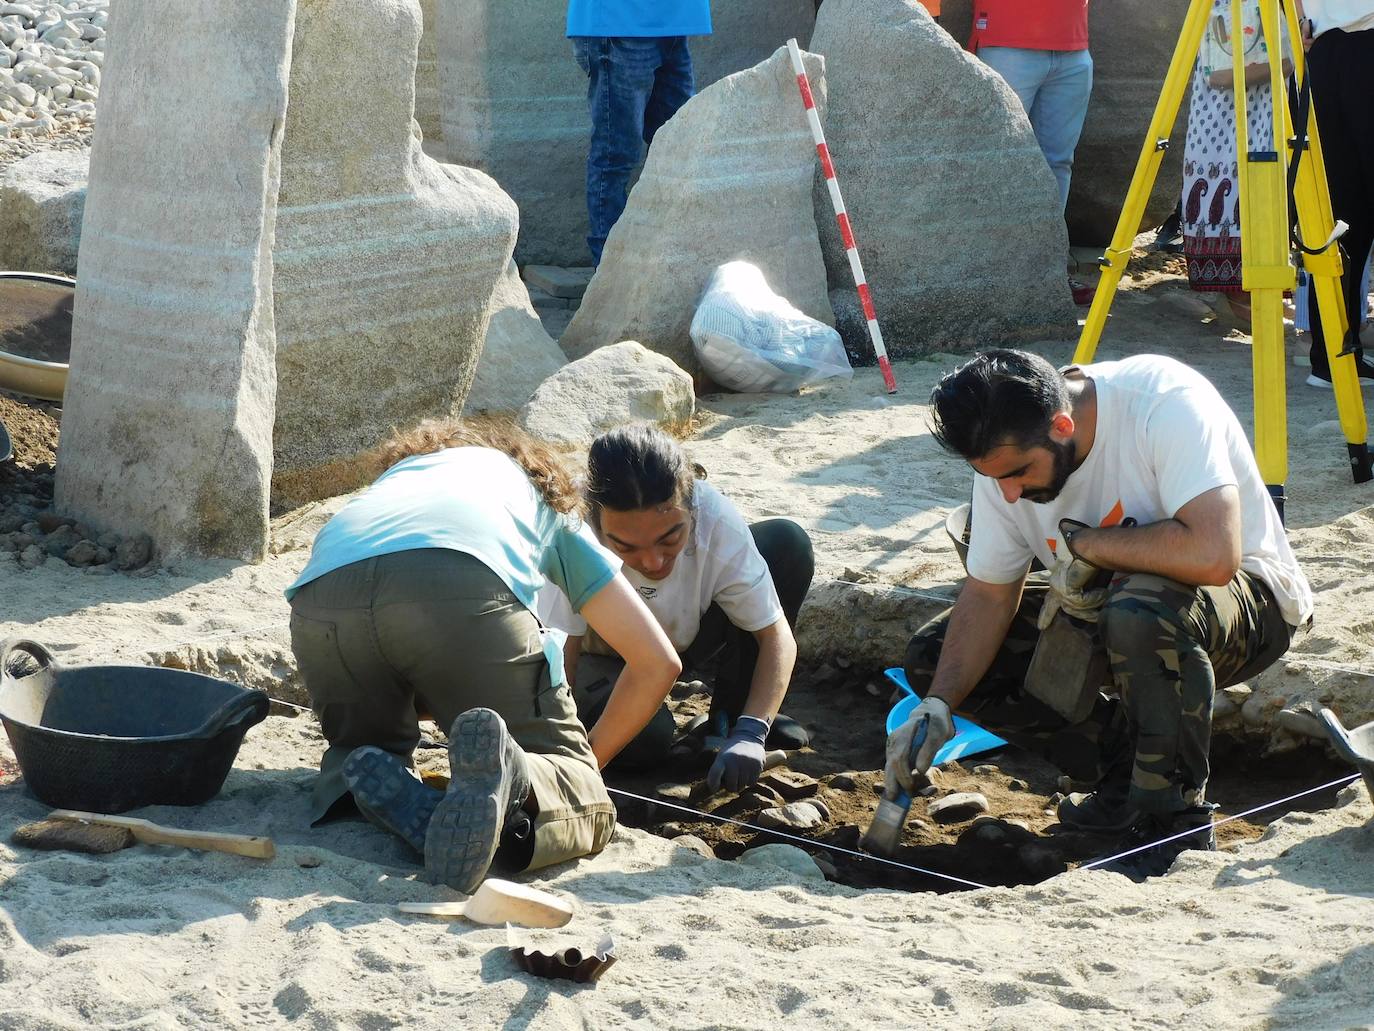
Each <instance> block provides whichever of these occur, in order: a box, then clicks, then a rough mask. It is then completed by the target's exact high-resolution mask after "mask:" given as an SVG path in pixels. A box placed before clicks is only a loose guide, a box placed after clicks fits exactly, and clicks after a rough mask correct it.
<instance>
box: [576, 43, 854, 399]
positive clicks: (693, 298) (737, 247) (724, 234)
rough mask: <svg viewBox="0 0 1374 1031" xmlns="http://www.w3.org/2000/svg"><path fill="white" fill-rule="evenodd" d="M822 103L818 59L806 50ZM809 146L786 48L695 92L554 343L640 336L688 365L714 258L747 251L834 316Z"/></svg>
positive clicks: (592, 344) (808, 305) (803, 301)
mask: <svg viewBox="0 0 1374 1031" xmlns="http://www.w3.org/2000/svg"><path fill="white" fill-rule="evenodd" d="M805 60H806V65H807V73H808V75H809V76H810V78H811V84H812V91H813V92H814V94H815V96H816V102H817V104H818V105H820V106H821V107H822V109H824V104H825V78H824V67H825V65H824V62H822V61H821V60H820V58H818V57H816V56H815V55H814V54H808V55H806V58H805ZM815 170H816V151H815V148H814V146H813V145H812V142H811V135H810V131H809V130H808V129H807V125H806V116H805V112H804V111H803V109H802V106H801V99H800V97H799V95H798V93H797V80H796V77H795V76H794V75H793V73H792V64H791V61H790V60H789V59H788V56H787V50H786V48H785V47H783V48H780V49H779V50H778V51H777V52H776V53H775V54H774V55H773V56H772V57H770V58H769V59H768V60H767V61H764V62H763V63H762V64H759V65H757V66H756V67H754V68H751V69H749V70H748V71H743V72H739V73H737V74H735V75H731V76H729V77H727V78H725V79H722V80H721V81H720V82H718V83H716V84H715V85H714V86H710V87H708V88H707V89H706V90H705V91H703V92H701V93H699V94H697V95H696V96H695V97H693V98H692V99H691V100H689V101H688V102H687V104H686V105H685V106H684V107H683V108H682V110H681V111H679V112H678V113H677V115H676V116H674V117H673V119H672V120H671V121H670V122H669V123H668V124H667V125H665V126H664V127H663V129H662V130H660V131H659V134H658V137H657V138H656V139H655V141H654V146H653V148H652V150H650V152H649V159H648V160H647V161H646V162H645V164H644V172H643V174H642V175H641V176H640V179H639V182H638V183H637V184H636V185H635V188H634V190H633V191H631V193H630V201H629V204H628V205H626V207H625V213H624V214H623V215H622V216H621V218H620V221H619V222H617V223H616V225H615V228H613V229H612V230H611V235H610V237H609V238H608V239H607V241H606V250H605V252H604V254H603V255H602V259H601V266H600V268H598V270H597V273H596V275H594V276H593V277H592V281H591V283H590V284H589V285H588V287H587V292H586V294H585V295H584V296H583V298H582V306H581V307H580V308H579V309H578V310H577V314H576V315H574V316H573V320H572V323H571V324H570V325H569V326H568V329H567V332H566V333H564V334H563V337H562V339H561V340H560V341H559V343H560V344H561V345H562V347H563V350H564V351H566V352H567V353H568V354H569V355H570V356H573V357H577V356H580V355H584V354H586V353H587V352H589V351H592V350H595V349H596V348H598V347H602V346H604V345H606V344H612V343H615V342H616V341H618V340H638V341H639V342H640V343H641V344H643V345H644V346H645V347H647V348H649V349H650V350H651V351H657V352H658V353H660V354H663V355H667V356H668V357H669V358H671V359H672V360H673V361H674V362H676V363H677V364H678V365H679V366H681V367H682V368H684V369H686V370H688V371H689V372H692V373H694V374H695V372H696V371H697V370H698V368H699V364H698V362H697V359H696V355H695V353H694V352H693V350H692V341H691V339H690V337H689V336H688V328H689V327H690V325H691V322H692V315H693V314H694V313H695V311H696V306H697V301H698V300H699V299H700V297H701V292H702V290H703V289H704V288H705V286H706V283H707V280H709V279H710V278H711V274H712V273H713V272H714V271H715V270H716V268H717V266H719V265H723V264H725V263H726V262H729V261H748V262H751V263H752V264H755V265H757V266H758V267H759V268H760V269H762V270H763V274H764V277H765V278H766V279H767V280H768V283H769V285H770V286H772V287H773V289H774V291H775V292H776V293H778V294H779V295H780V296H782V297H785V298H787V299H788V300H789V301H791V302H792V304H793V305H794V306H795V307H797V308H800V309H801V310H802V311H803V312H805V313H806V314H807V315H810V316H811V317H812V318H815V319H819V320H821V321H822V322H825V323H826V324H827V325H831V324H833V316H832V314H831V311H830V302H829V300H828V299H827V297H826V283H825V266H824V262H823V260H822V258H821V252H820V245H819V242H818V240H817V237H816V222H815V216H814V213H813V211H812V206H811V184H812V180H813V177H814V175H815Z"/></svg>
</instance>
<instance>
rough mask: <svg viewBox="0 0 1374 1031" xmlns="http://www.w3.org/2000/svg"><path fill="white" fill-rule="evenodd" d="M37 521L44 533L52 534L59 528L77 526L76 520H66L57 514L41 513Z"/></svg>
mask: <svg viewBox="0 0 1374 1031" xmlns="http://www.w3.org/2000/svg"><path fill="white" fill-rule="evenodd" d="M35 521H36V522H37V523H38V528H39V529H40V530H42V531H43V532H44V533H52V532H53V531H54V530H56V529H57V528H58V527H62V526H74V525H75V524H76V520H75V519H64V518H63V517H62V516H60V515H58V514H57V513H56V512H41V513H39V515H38V518H37V520H35Z"/></svg>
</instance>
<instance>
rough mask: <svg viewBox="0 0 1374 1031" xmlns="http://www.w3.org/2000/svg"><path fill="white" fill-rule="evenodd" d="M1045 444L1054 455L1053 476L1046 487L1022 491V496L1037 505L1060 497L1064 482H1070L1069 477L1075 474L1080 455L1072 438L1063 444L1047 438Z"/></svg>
mask: <svg viewBox="0 0 1374 1031" xmlns="http://www.w3.org/2000/svg"><path fill="white" fill-rule="evenodd" d="M1045 446H1046V447H1048V448H1049V449H1050V453H1051V454H1053V455H1054V475H1053V477H1052V478H1051V479H1050V482H1049V483H1048V484H1047V485H1045V486H1044V487H1035V488H1033V489H1031V490H1023V491H1022V492H1021V497H1023V498H1025V499H1026V500H1027V501H1030V502H1033V503H1034V504H1037V505H1044V504H1047V503H1048V502H1051V501H1053V500H1054V499H1055V498H1057V497H1059V492H1060V491H1062V490H1063V489H1064V484H1066V483H1068V482H1069V477H1070V476H1071V475H1072V474H1073V466H1074V460H1075V459H1076V458H1077V457H1078V448H1077V446H1076V445H1075V444H1074V442H1073V441H1072V440H1069V441H1065V442H1064V443H1063V444H1056V443H1055V442H1054V441H1052V440H1047V441H1045Z"/></svg>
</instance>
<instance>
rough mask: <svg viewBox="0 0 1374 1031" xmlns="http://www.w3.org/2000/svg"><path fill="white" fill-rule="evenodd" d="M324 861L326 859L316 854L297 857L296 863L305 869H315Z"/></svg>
mask: <svg viewBox="0 0 1374 1031" xmlns="http://www.w3.org/2000/svg"><path fill="white" fill-rule="evenodd" d="M323 862H324V860H323V859H321V858H320V857H319V856H316V855H304V856H299V857H298V858H297V859H296V865H297V866H299V867H300V868H301V869H303V870H313V869H315V867H317V866H319V865H321V864H322V863H323Z"/></svg>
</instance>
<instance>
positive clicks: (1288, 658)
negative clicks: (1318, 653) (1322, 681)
mask: <svg viewBox="0 0 1374 1031" xmlns="http://www.w3.org/2000/svg"><path fill="white" fill-rule="evenodd" d="M1278 661H1279V662H1291V663H1293V664H1294V665H1295V666H1310V667H1311V668H1313V669H1329V670H1331V671H1333V672H1336V673H1349V674H1351V675H1353V676H1357V677H1370V678H1371V679H1374V672H1371V671H1369V670H1365V669H1356V668H1355V667H1354V666H1342V665H1341V664H1340V663H1339V662H1323V661H1322V660H1321V659H1309V658H1306V657H1305V656H1303V655H1284V656H1283V657H1282V658H1280V659H1279V660H1278Z"/></svg>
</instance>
